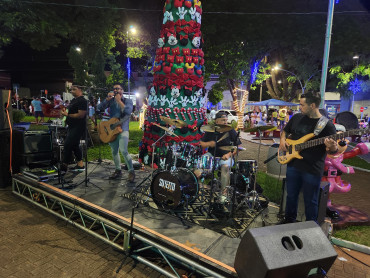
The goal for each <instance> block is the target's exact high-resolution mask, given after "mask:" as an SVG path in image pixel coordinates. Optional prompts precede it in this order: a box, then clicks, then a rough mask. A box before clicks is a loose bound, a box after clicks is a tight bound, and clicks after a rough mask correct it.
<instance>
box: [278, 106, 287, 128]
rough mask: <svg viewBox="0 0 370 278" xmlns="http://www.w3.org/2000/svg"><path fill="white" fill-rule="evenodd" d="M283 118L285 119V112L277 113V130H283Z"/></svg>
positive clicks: (281, 110)
mask: <svg viewBox="0 0 370 278" xmlns="http://www.w3.org/2000/svg"><path fill="white" fill-rule="evenodd" d="M285 117H286V110H285V109H280V111H279V129H280V130H283V128H284V126H285Z"/></svg>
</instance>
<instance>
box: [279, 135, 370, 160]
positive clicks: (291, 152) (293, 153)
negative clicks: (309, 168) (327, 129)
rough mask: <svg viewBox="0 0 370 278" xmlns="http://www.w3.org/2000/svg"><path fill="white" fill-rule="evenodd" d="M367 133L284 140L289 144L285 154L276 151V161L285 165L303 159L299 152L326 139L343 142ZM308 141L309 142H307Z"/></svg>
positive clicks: (309, 136) (320, 143) (322, 142)
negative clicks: (350, 137) (348, 138)
mask: <svg viewBox="0 0 370 278" xmlns="http://www.w3.org/2000/svg"><path fill="white" fill-rule="evenodd" d="M368 133H369V128H367V129H353V130H349V131H345V132H341V133H337V134H334V135H330V136H326V137H322V138H318V139H314V140H310V139H311V138H313V137H315V134H313V133H309V134H307V135H305V136H303V137H301V138H299V139H298V140H292V139H286V142H287V143H288V144H289V146H288V147H287V150H288V151H286V152H283V151H278V161H279V163H280V164H287V163H288V162H290V161H291V160H292V159H294V158H297V159H303V157H302V156H301V155H300V154H299V152H300V151H302V150H304V149H308V148H311V147H315V146H318V145H322V144H324V141H325V139H326V138H331V139H333V140H339V139H341V140H343V139H344V138H345V137H348V136H351V135H363V134H368ZM308 140H310V141H308Z"/></svg>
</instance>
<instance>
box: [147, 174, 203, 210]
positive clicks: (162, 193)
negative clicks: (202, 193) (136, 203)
mask: <svg viewBox="0 0 370 278" xmlns="http://www.w3.org/2000/svg"><path fill="white" fill-rule="evenodd" d="M150 191H151V194H152V198H153V200H154V202H155V203H156V205H157V206H158V207H162V208H165V209H175V208H177V207H179V206H180V205H184V204H186V203H192V202H194V200H195V199H196V197H197V195H198V191H199V186H198V180H197V178H196V177H195V175H194V174H193V172H191V171H190V170H188V169H183V168H178V169H176V170H175V171H172V172H170V171H162V172H159V173H158V174H156V175H155V176H154V177H153V180H152V183H151V185H150Z"/></svg>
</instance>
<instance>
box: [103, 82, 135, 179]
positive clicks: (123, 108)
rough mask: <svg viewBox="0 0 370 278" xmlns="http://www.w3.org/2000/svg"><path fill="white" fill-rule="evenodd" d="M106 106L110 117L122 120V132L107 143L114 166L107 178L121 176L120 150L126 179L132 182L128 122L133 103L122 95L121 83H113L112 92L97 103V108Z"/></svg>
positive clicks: (132, 171)
mask: <svg viewBox="0 0 370 278" xmlns="http://www.w3.org/2000/svg"><path fill="white" fill-rule="evenodd" d="M106 108H109V114H110V116H109V117H110V119H111V118H118V119H120V121H122V123H121V128H122V132H121V133H120V134H118V136H117V137H116V139H115V140H114V141H112V142H110V143H109V146H110V147H111V149H112V155H113V161H114V165H115V168H116V169H115V171H114V173H113V175H112V176H110V177H109V179H111V180H115V179H120V178H121V177H122V171H121V158H120V155H119V150H120V151H121V154H122V156H123V158H124V160H125V162H126V165H127V167H128V172H129V175H128V181H129V182H134V180H135V172H134V167H133V165H132V159H131V156H130V154H129V153H128V140H129V122H130V116H131V113H132V109H133V103H132V100H131V99H128V98H125V97H123V87H122V85H121V84H119V83H116V84H114V85H113V92H109V93H108V95H107V98H106V99H105V100H104V101H103V102H102V103H100V104H99V105H98V109H99V110H105V109H106Z"/></svg>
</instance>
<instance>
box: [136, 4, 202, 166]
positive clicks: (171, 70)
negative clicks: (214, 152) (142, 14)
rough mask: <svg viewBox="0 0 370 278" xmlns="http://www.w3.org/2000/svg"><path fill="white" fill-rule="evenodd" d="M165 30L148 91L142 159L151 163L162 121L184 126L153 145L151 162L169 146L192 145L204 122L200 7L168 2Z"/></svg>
mask: <svg viewBox="0 0 370 278" xmlns="http://www.w3.org/2000/svg"><path fill="white" fill-rule="evenodd" d="M163 13H164V15H163V25H162V28H161V31H160V35H159V39H158V48H157V50H156V57H155V65H154V79H153V85H152V87H151V88H150V90H149V96H148V107H147V112H146V119H147V120H146V121H145V123H144V136H143V139H142V142H141V146H140V159H141V161H142V162H144V163H145V164H151V155H152V152H153V146H152V145H153V143H154V142H155V141H157V140H158V139H159V138H160V137H161V136H162V135H163V134H164V132H165V131H164V129H162V128H160V127H158V126H157V125H161V126H162V127H168V125H167V124H166V123H165V122H164V121H163V120H161V116H164V117H167V118H171V119H175V120H179V122H180V121H184V122H185V123H182V124H181V125H180V126H178V128H176V129H175V130H174V133H175V134H176V135H177V137H176V136H165V137H163V139H162V140H160V142H158V143H157V144H156V148H157V149H156V158H155V163H156V164H158V159H159V156H160V155H163V154H164V152H166V149H168V148H169V146H170V145H171V144H172V143H175V142H176V143H179V142H186V143H189V144H196V143H198V142H199V140H200V139H201V137H202V134H201V132H200V130H199V128H200V126H202V124H203V123H204V122H205V121H206V108H205V106H206V96H205V92H204V90H203V87H204V84H203V81H204V53H203V51H202V44H203V39H202V32H201V19H202V5H201V2H200V1H197V0H166V2H165V5H164V9H163Z"/></svg>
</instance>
